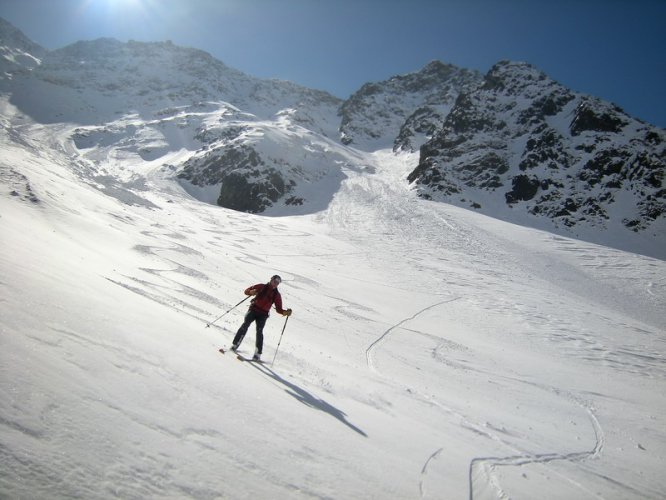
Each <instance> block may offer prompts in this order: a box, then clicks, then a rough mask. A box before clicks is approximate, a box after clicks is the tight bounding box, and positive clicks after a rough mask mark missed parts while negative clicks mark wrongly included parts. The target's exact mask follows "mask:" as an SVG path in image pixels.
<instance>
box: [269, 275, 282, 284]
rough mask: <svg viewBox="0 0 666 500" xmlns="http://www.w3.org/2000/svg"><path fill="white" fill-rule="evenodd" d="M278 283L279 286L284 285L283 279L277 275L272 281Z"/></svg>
mask: <svg viewBox="0 0 666 500" xmlns="http://www.w3.org/2000/svg"><path fill="white" fill-rule="evenodd" d="M274 280H275V281H277V283H278V285H279V284H280V283H282V278H280V276H279V275H277V274H275V275H274V276H272V277H271V281H274Z"/></svg>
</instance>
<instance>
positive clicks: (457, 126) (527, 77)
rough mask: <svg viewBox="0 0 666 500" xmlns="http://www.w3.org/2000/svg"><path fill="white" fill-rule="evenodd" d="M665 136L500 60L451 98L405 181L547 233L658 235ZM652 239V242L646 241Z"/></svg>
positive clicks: (423, 192) (431, 195)
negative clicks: (567, 230) (469, 87)
mask: <svg viewBox="0 0 666 500" xmlns="http://www.w3.org/2000/svg"><path fill="white" fill-rule="evenodd" d="M665 171H666V131H664V130H663V129H660V128H657V127H654V126H651V125H648V124H647V123H644V122H640V121H638V120H635V119H633V118H631V117H630V116H628V115H627V114H626V113H624V112H623V111H622V110H621V109H619V108H618V107H617V106H613V105H611V104H609V103H606V102H604V101H601V100H599V99H596V98H593V97H590V96H586V95H583V94H579V93H576V92H573V91H571V90H569V89H567V88H566V87H564V86H562V85H560V84H558V83H557V82H555V81H553V80H552V79H550V78H548V77H547V76H546V75H545V74H543V73H542V72H540V71H538V70H537V69H536V68H534V67H532V66H530V65H528V64H524V63H513V62H501V63H498V64H497V65H495V66H494V67H493V68H492V69H491V70H490V71H489V72H488V74H487V75H486V77H485V79H484V82H483V84H482V85H480V86H479V87H478V88H477V89H476V90H475V91H473V92H469V93H466V94H463V95H461V96H460V97H459V98H458V100H457V102H456V104H455V106H454V107H453V109H452V110H451V112H450V113H449V114H448V115H447V118H446V121H445V123H444V126H443V127H442V128H441V129H440V130H439V131H438V132H437V134H436V135H435V136H434V137H433V138H432V139H431V140H430V141H429V142H427V143H426V144H424V146H423V147H422V148H421V156H420V159H419V165H418V167H417V168H416V169H415V170H414V171H413V172H412V173H411V174H410V175H409V180H410V181H413V182H415V183H416V185H417V189H418V191H419V195H420V196H422V197H424V198H427V199H433V200H439V201H446V202H449V203H454V204H456V205H459V206H463V207H468V208H473V209H476V210H479V211H480V212H481V213H485V214H488V215H492V216H495V217H501V218H504V219H505V220H513V221H520V222H523V223H527V224H531V225H541V227H544V228H547V229H551V230H557V229H564V228H570V232H571V234H584V235H585V237H586V238H588V239H591V240H592V241H595V235H594V234H593V233H594V232H597V233H598V234H600V235H602V234H604V233H606V234H608V233H614V234H623V235H625V236H624V237H625V238H627V239H632V236H631V235H630V231H633V232H635V233H641V234H642V236H645V237H646V239H648V240H650V239H653V241H655V242H656V241H657V240H656V239H654V238H657V235H659V234H663V233H664V230H666V226H665V225H664V220H665V217H664V213H665V210H666V191H665V190H664V188H663V181H664V172H665ZM651 237H652V238H651Z"/></svg>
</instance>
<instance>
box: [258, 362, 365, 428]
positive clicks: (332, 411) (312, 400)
mask: <svg viewBox="0 0 666 500" xmlns="http://www.w3.org/2000/svg"><path fill="white" fill-rule="evenodd" d="M250 364H251V365H252V367H253V368H256V369H257V370H259V371H260V372H262V373H263V374H264V375H267V376H269V377H271V378H272V379H273V380H275V381H277V382H279V383H280V384H282V385H284V386H285V387H287V390H286V391H285V392H286V393H287V394H289V395H290V396H292V397H294V398H296V400H297V401H300V402H301V403H303V404H304V405H306V406H309V407H311V408H316V409H318V410H321V411H324V412H326V413H328V414H329V415H331V416H333V417H335V418H337V419H338V420H339V421H340V422H342V423H343V424H345V425H346V426H347V427H349V428H350V429H351V430H353V431H355V432H358V433H359V434H360V435H361V436H363V437H368V435H367V434H366V433H365V432H363V431H362V430H361V429H359V428H358V427H356V426H355V425H354V424H352V423H351V422H349V421H348V420H347V414H346V413H345V412H343V411H341V410H339V409H337V408H336V407H335V406H332V405H330V404H328V403H327V402H326V401H324V400H323V399H319V398H318V397H315V396H313V395H312V394H310V393H309V392H308V391H306V390H305V389H302V388H301V387H298V386H297V385H295V384H292V383H291V382H289V381H288V380H285V379H283V378H282V377H280V375H278V374H277V373H275V372H274V371H273V370H272V369H271V368H269V367H268V366H267V365H265V364H264V363H250Z"/></svg>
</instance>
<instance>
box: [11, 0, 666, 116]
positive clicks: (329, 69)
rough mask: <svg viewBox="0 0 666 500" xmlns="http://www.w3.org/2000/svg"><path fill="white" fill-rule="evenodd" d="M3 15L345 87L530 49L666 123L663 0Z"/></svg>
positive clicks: (48, 29) (42, 3)
mask: <svg viewBox="0 0 666 500" xmlns="http://www.w3.org/2000/svg"><path fill="white" fill-rule="evenodd" d="M0 16H1V17H4V18H5V19H7V20H8V21H9V22H11V23H12V24H14V25H15V26H16V27H17V28H19V29H20V30H21V31H23V32H24V33H25V34H26V35H27V36H28V37H29V38H31V39H32V40H34V41H35V42H37V43H39V44H40V45H42V46H44V47H46V48H47V49H56V48H60V47H64V46H66V45H68V44H70V43H73V42H76V41H78V40H91V39H95V38H99V37H113V38H117V39H118V40H122V41H126V40H130V39H131V40H138V41H163V40H171V41H173V42H174V43H176V44H178V45H184V46H189V47H196V48H199V49H203V50H205V51H207V52H209V53H211V54H212V55H213V56H215V57H216V58H218V59H220V60H221V61H223V62H224V63H225V64H227V65H229V66H232V67H234V68H236V69H239V70H241V71H243V72H245V73H248V74H251V75H253V76H258V77H266V78H270V77H276V78H282V79H285V80H291V81H293V82H296V83H299V84H301V85H305V86H307V87H312V88H317V89H323V90H327V91H329V92H331V93H332V94H334V95H337V96H338V97H342V98H345V97H348V96H349V94H350V93H352V92H354V91H355V90H358V88H360V86H361V85H363V84H364V83H366V82H369V81H380V80H385V79H387V78H389V77H391V76H393V75H397V74H403V73H409V72H413V71H418V70H419V69H420V68H422V67H423V66H424V65H425V64H427V63H428V62H429V61H432V60H434V59H439V60H441V61H443V62H448V63H451V64H455V65H457V66H461V67H465V68H471V69H477V70H480V71H482V72H484V73H485V72H486V71H488V70H489V69H490V68H491V66H492V65H493V64H494V63H496V62H498V61H500V60H502V59H510V60H515V61H526V62H529V63H531V64H533V65H534V66H536V67H538V68H539V69H541V70H542V71H544V72H545V73H547V74H548V75H549V76H550V77H552V78H554V79H555V80H557V81H559V82H560V83H562V84H564V85H566V86H567V87H570V88H572V89H573V90H576V91H580V92H584V93H588V94H593V95H596V96H598V97H601V98H603V99H606V100H609V101H612V102H614V103H616V104H618V105H619V106H620V107H622V108H623V109H624V110H625V111H627V112H628V113H629V114H631V115H633V116H636V117H638V118H641V119H644V120H646V121H648V122H650V123H653V124H656V125H659V126H661V127H665V128H666V99H664V97H665V96H664V94H665V92H664V89H666V56H665V55H664V53H666V50H665V49H666V0H544V1H542V0H335V1H334V0H0Z"/></svg>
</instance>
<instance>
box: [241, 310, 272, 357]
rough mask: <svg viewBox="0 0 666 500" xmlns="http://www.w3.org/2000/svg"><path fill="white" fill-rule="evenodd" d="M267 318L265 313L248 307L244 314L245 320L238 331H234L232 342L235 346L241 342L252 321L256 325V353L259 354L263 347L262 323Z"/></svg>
mask: <svg viewBox="0 0 666 500" xmlns="http://www.w3.org/2000/svg"><path fill="white" fill-rule="evenodd" d="M267 319H268V315H267V314H265V313H261V312H257V311H255V310H254V309H252V308H250V310H249V311H248V312H247V314H246V315H245V321H244V322H243V324H242V325H241V327H240V328H239V329H238V332H236V336H235V337H234V342H233V344H234V345H235V346H239V345H240V344H241V342H243V338H245V334H246V333H247V329H248V328H249V327H250V325H251V324H252V322H253V321H254V322H255V326H256V327H257V339H256V346H257V353H259V354H261V353H262V351H263V348H264V325H265V324H266V320H267Z"/></svg>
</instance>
